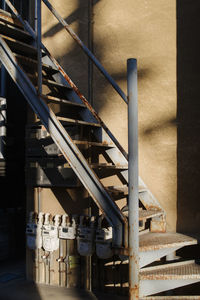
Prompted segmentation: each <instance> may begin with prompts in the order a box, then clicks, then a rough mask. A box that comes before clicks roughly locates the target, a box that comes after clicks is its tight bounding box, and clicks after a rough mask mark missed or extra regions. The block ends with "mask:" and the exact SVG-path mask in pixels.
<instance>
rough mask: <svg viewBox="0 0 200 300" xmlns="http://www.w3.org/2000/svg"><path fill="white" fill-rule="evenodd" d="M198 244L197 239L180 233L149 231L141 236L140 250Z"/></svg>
mask: <svg viewBox="0 0 200 300" xmlns="http://www.w3.org/2000/svg"><path fill="white" fill-rule="evenodd" d="M195 244H197V240H196V239H194V238H192V237H190V236H186V235H183V234H180V233H171V232H166V233H153V232H149V233H147V234H144V235H143V236H142V237H141V238H140V251H150V250H158V249H163V248H170V247H173V248H174V247H176V246H179V247H180V246H181V247H184V246H188V245H195Z"/></svg>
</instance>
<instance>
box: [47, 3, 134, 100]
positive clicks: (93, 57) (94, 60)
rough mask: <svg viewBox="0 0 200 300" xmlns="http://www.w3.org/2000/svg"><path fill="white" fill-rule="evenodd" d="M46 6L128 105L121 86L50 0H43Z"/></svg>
mask: <svg viewBox="0 0 200 300" xmlns="http://www.w3.org/2000/svg"><path fill="white" fill-rule="evenodd" d="M42 1H43V2H44V3H45V5H46V6H47V7H48V8H49V10H50V11H51V12H52V13H53V15H54V16H55V17H56V19H57V20H58V21H59V22H60V24H62V25H63V27H64V28H65V29H66V30H67V32H68V33H69V34H70V35H71V37H72V38H73V39H74V40H75V41H76V42H77V44H78V45H79V46H80V47H81V49H82V50H83V51H84V52H85V54H86V55H87V56H88V57H89V58H90V60H91V61H92V62H93V63H94V64H95V66H96V67H97V68H98V69H99V71H100V72H101V73H102V74H103V75H104V77H105V78H106V79H107V80H108V81H109V83H110V84H111V85H112V86H113V88H114V89H115V90H116V91H117V93H118V94H119V95H120V96H121V98H122V99H123V100H124V101H125V102H126V104H128V98H127V96H126V95H125V93H124V92H123V91H122V89H121V88H120V87H119V85H118V84H117V83H116V82H115V80H114V79H113V78H112V76H110V74H109V73H108V72H107V71H106V70H105V69H104V67H103V66H102V65H101V63H100V62H99V61H98V59H97V58H96V57H95V56H94V54H93V53H92V52H91V51H90V50H89V49H88V48H87V46H86V45H85V44H84V43H83V42H82V40H81V39H80V38H79V37H78V35H77V34H76V33H75V32H74V31H73V30H72V29H71V27H70V26H69V24H68V23H67V22H66V21H65V20H64V19H63V18H62V17H61V16H60V15H59V13H58V12H57V11H56V10H55V8H54V7H53V6H52V4H51V3H50V2H49V1H48V0H42Z"/></svg>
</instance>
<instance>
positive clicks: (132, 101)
mask: <svg viewBox="0 0 200 300" xmlns="http://www.w3.org/2000/svg"><path fill="white" fill-rule="evenodd" d="M127 85H128V100H129V103H128V157H129V159H128V166H129V168H128V182H129V185H128V189H129V201H128V207H129V300H136V299H139V199H138V103H137V60H136V59H133V58H131V59H128V61H127Z"/></svg>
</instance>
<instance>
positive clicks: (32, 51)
mask: <svg viewBox="0 0 200 300" xmlns="http://www.w3.org/2000/svg"><path fill="white" fill-rule="evenodd" d="M0 37H1V38H3V39H4V41H5V42H6V43H7V44H8V46H9V47H10V48H11V50H12V51H14V52H17V53H19V54H22V55H27V56H30V57H34V58H35V57H37V49H36V48H35V47H33V46H30V45H27V44H25V43H23V42H20V41H18V40H16V39H13V38H10V37H7V36H5V35H2V34H0Z"/></svg>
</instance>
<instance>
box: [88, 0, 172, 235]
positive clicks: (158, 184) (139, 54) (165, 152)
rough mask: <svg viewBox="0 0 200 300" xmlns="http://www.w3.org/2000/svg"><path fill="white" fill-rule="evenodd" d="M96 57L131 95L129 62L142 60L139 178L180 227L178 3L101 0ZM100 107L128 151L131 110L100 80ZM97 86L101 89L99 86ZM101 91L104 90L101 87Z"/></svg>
mask: <svg viewBox="0 0 200 300" xmlns="http://www.w3.org/2000/svg"><path fill="white" fill-rule="evenodd" d="M94 13H95V15H94V21H95V23H94V42H95V53H96V55H97V57H98V58H99V59H100V60H101V62H102V63H103V65H104V66H105V67H106V69H107V70H108V71H109V73H111V74H112V76H113V77H114V79H116V81H117V82H118V83H119V84H120V86H121V87H122V88H123V90H124V91H126V59H127V58H131V57H133V58H137V59H138V72H139V74H138V75H139V83H138V88H139V151H140V152H139V157H140V161H139V169H140V175H141V177H142V178H143V180H144V181H145V183H146V184H147V185H148V186H149V188H150V189H151V191H152V192H153V194H154V195H155V196H156V197H157V198H158V200H159V202H160V203H161V205H162V206H163V207H164V209H165V210H166V212H167V221H168V230H172V231H173V230H175V228H176V196H177V191H176V189H177V183H176V175H177V163H176V147H177V136H176V126H175V118H176V101H177V100H176V1H174V0H168V1H166V0H160V1H155V0H148V1H147V0H134V1H132V0H124V1H120V0H110V1H107V0H100V1H98V2H97V4H96V5H95V8H94ZM95 83H96V85H95V96H96V97H95V106H96V109H97V110H98V111H99V113H100V115H101V117H102V118H103V119H104V120H105V122H106V123H107V125H108V126H109V127H110V128H111V129H112V131H113V132H114V133H115V135H116V136H117V138H118V139H119V140H120V142H121V143H122V145H123V146H124V147H125V148H126V149H127V118H126V114H127V107H126V104H125V103H123V101H122V100H120V99H119V97H118V96H116V93H115V92H113V90H112V88H110V87H108V85H107V83H106V82H105V81H104V80H102V79H101V76H99V75H96V82H95ZM97 84H98V86H97ZM99 86H100V87H99Z"/></svg>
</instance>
